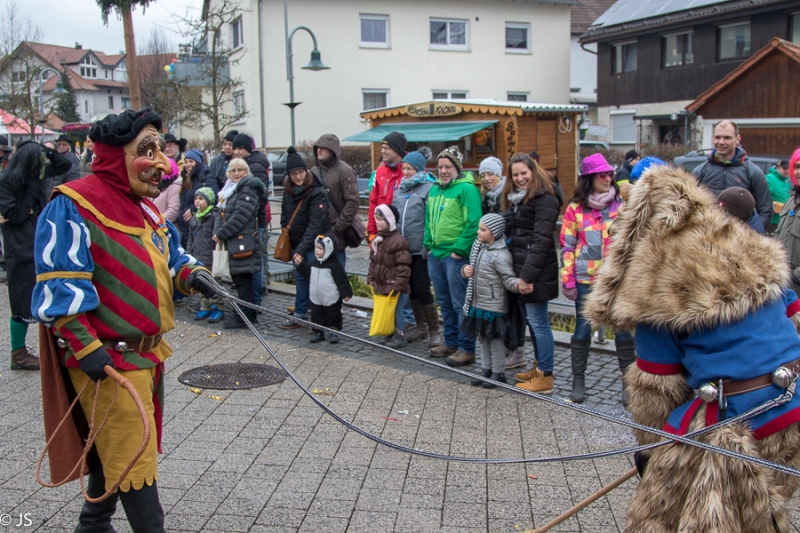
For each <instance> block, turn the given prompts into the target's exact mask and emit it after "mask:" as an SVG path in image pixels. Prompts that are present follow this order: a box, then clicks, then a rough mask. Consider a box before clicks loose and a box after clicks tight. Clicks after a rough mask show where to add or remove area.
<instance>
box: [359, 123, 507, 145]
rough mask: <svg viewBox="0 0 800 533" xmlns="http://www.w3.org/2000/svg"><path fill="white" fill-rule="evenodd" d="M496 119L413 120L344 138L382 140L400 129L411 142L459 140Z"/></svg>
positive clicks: (375, 128) (489, 124) (365, 140)
mask: <svg viewBox="0 0 800 533" xmlns="http://www.w3.org/2000/svg"><path fill="white" fill-rule="evenodd" d="M496 123H497V121H496V120H475V121H470V122H413V123H408V122H406V123H402V122H400V123H395V124H381V125H380V126H376V127H374V128H372V129H370V130H367V131H362V132H361V133H356V134H355V135H351V136H350V137H347V138H346V139H344V140H345V141H348V142H370V143H377V142H381V141H382V140H383V139H384V137H386V135H387V134H388V133H391V132H393V131H399V132H400V133H403V134H404V135H405V136H406V139H408V141H409V142H435V141H439V142H444V141H457V140H458V139H460V138H461V137H466V136H467V135H471V134H473V133H475V132H476V131H480V130H482V129H485V128H488V127H490V126H492V125H494V124H496Z"/></svg>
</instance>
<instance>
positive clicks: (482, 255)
mask: <svg viewBox="0 0 800 533" xmlns="http://www.w3.org/2000/svg"><path fill="white" fill-rule="evenodd" d="M505 231H506V223H505V221H504V220H503V217H502V216H500V215H498V214H496V213H489V214H486V215H484V216H483V217H481V220H480V224H479V225H478V238H477V239H475V243H474V244H473V245H472V250H471V251H470V254H469V264H468V265H464V267H463V268H462V269H461V275H462V276H463V277H465V278H469V283H468V284H467V293H466V301H465V302H464V316H465V318H464V322H463V323H462V326H461V328H462V330H463V331H464V332H465V333H468V334H472V335H475V336H476V337H477V341H478V344H479V345H480V347H481V374H480V375H481V376H483V377H485V378H488V377H491V379H493V380H495V381H499V382H501V383H506V382H507V381H506V375H505V370H506V347H505V337H506V335H507V333H508V332H509V329H510V324H509V320H508V309H509V297H508V292H507V291H512V292H519V288H518V282H519V278H517V277H516V275H515V274H514V264H513V261H512V259H511V252H509V251H508V249H507V248H506V242H505ZM470 384H471V385H473V386H475V387H477V386H480V385H483V386H484V387H485V388H487V389H491V388H494V387H495V385H493V384H492V383H489V382H488V381H484V380H482V379H473V380H472V381H470Z"/></svg>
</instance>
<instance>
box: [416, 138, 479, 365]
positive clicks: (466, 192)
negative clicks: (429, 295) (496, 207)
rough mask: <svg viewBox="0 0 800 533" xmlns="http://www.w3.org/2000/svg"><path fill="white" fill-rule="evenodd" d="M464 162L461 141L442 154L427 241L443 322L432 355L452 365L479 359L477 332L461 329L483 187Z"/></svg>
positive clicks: (427, 215) (428, 214) (431, 200)
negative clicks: (439, 340)
mask: <svg viewBox="0 0 800 533" xmlns="http://www.w3.org/2000/svg"><path fill="white" fill-rule="evenodd" d="M462 165H463V156H462V155H461V152H460V151H459V150H458V147H457V146H451V147H450V148H447V149H445V150H444V151H443V152H442V153H440V154H439V157H438V170H439V179H438V180H437V181H436V183H435V184H434V186H433V187H432V188H431V191H430V193H429V194H428V207H427V210H426V213H425V240H424V242H423V245H424V246H425V248H426V249H427V250H429V251H430V254H429V255H428V274H429V275H430V278H431V282H432V283H433V292H434V293H435V294H436V300H437V301H438V302H439V307H440V308H441V310H442V320H443V323H444V342H443V343H442V344H440V345H439V346H436V347H434V348H431V350H430V352H429V353H430V355H431V357H446V358H447V359H445V362H446V363H447V364H448V365H450V366H463V365H466V364H469V363H472V362H474V361H475V337H473V336H470V335H467V334H465V333H464V332H462V331H461V322H463V320H464V313H463V310H462V307H463V306H464V298H465V296H466V291H467V280H466V279H465V278H463V277H462V276H461V267H463V266H464V265H466V264H469V252H470V249H471V248H472V243H473V242H474V241H475V237H476V236H477V234H478V223H479V221H480V218H481V216H482V215H483V210H482V208H481V194H480V191H478V188H477V187H476V186H475V181H474V180H473V179H472V177H471V176H465V175H464V171H463V169H462Z"/></svg>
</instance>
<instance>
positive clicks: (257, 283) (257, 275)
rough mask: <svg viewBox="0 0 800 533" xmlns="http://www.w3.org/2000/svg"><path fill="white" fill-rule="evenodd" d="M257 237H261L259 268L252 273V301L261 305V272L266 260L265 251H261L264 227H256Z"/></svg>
mask: <svg viewBox="0 0 800 533" xmlns="http://www.w3.org/2000/svg"><path fill="white" fill-rule="evenodd" d="M258 238H259V239H261V241H262V242H261V251H260V252H259V255H261V269H259V271H258V272H254V273H253V303H254V304H256V305H261V288H262V287H263V286H264V275H263V274H262V272H263V270H264V261H266V255H267V254H266V253H263V250H264V242H263V241H264V228H258Z"/></svg>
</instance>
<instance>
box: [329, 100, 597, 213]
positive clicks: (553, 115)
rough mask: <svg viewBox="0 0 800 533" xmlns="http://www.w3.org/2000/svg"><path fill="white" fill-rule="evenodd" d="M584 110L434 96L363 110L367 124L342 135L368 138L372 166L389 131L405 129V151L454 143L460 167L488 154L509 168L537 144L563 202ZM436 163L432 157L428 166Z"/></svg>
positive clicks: (573, 174)
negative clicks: (556, 180) (513, 158)
mask: <svg viewBox="0 0 800 533" xmlns="http://www.w3.org/2000/svg"><path fill="white" fill-rule="evenodd" d="M586 110H587V107H586V106H583V105H569V104H537V103H532V102H508V101H502V100H433V101H428V102H419V103H415V104H406V105H401V106H395V107H387V108H382V109H374V110H371V111H365V112H363V113H361V118H362V119H364V120H367V121H369V125H370V129H368V130H366V131H363V132H361V133H357V134H355V135H351V136H350V137H347V138H346V139H344V141H347V142H371V143H372V147H371V148H372V149H371V157H372V168H373V169H374V168H376V167H377V166H378V163H379V162H380V142H381V140H383V138H384V137H385V136H386V134H387V133H389V132H392V131H400V132H402V133H403V134H405V136H406V138H407V139H408V141H409V143H408V150H409V151H411V150H416V149H418V148H420V147H422V146H428V147H429V148H430V149H431V152H433V155H434V157H435V156H436V154H438V153H439V152H440V151H442V150H443V149H444V148H446V147H448V146H452V145H454V144H455V145H458V147H459V149H460V150H461V152H462V153H463V154H464V157H465V161H464V168H465V169H466V170H473V171H477V169H478V166H479V165H480V162H481V161H482V160H483V159H485V158H486V157H488V156H492V155H493V156H496V157H498V158H499V159H500V160H501V161H503V165H504V170H506V171H507V170H508V161H509V159H510V158H511V156H512V155H514V154H515V153H517V152H525V153H530V152H531V151H533V150H536V151H537V152H539V156H540V157H541V161H540V162H541V165H542V166H543V167H544V168H545V169H546V170H547V171H548V172H551V173H553V174H555V175H557V176H558V178H559V180H560V181H561V185H562V187H563V189H564V200H565V202H566V201H567V200H568V199H569V198H570V197H571V196H572V193H573V191H574V189H575V183H576V180H577V176H578V172H577V169H578V123H579V122H580V119H581V114H582V113H584V112H586ZM435 164H436V163H435V162H430V165H431V170H435V168H434V166H435ZM434 173H435V172H434ZM475 174H477V172H475ZM475 178H476V179H477V175H476V176H475Z"/></svg>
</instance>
